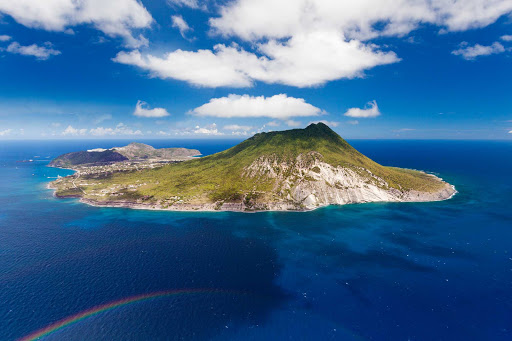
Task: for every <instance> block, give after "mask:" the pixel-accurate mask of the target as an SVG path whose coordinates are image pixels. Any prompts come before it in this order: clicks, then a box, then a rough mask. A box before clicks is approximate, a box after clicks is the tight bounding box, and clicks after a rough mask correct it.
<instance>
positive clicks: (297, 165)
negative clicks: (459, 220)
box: [244, 152, 455, 209]
mask: <svg viewBox="0 0 512 341" xmlns="http://www.w3.org/2000/svg"><path fill="white" fill-rule="evenodd" d="M244 176H248V177H271V178H273V179H275V187H274V190H275V191H276V194H278V196H279V197H281V198H283V199H284V200H282V201H278V202H274V203H268V204H267V205H268V207H269V209H273V208H275V209H281V208H282V207H287V209H290V208H295V209H314V208H316V207H321V206H326V205H345V204H351V203H365V202H379V201H387V202H404V201H416V202H418V201H438V200H444V199H448V198H450V197H451V196H453V194H454V193H455V188H454V187H453V186H451V185H449V184H447V183H445V182H443V181H442V180H441V179H439V178H437V179H438V180H439V181H440V182H442V183H443V186H441V188H440V189H439V190H437V191H433V192H420V191H399V190H397V189H395V188H391V187H390V186H389V184H388V183H387V182H386V181H385V180H383V179H382V178H379V177H378V176H376V175H374V174H372V173H371V172H370V171H369V170H367V169H364V168H359V169H357V168H355V169H354V168H346V167H340V166H338V167H334V166H332V165H330V164H328V163H325V162H323V160H322V156H321V155H320V154H319V153H316V152H311V153H308V154H306V155H299V157H298V158H297V159H296V160H295V161H294V162H282V161H279V159H278V158H276V157H274V156H265V157H260V158H258V159H257V160H255V161H254V162H253V163H252V164H251V165H250V166H249V167H247V169H246V172H245V174H244ZM430 176H432V177H435V176H434V175H430Z"/></svg>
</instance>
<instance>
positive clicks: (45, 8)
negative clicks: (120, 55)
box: [0, 0, 153, 47]
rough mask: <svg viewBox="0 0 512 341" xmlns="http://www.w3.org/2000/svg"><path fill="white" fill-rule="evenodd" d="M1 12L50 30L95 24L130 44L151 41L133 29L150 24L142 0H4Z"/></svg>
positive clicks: (138, 44)
mask: <svg viewBox="0 0 512 341" xmlns="http://www.w3.org/2000/svg"><path fill="white" fill-rule="evenodd" d="M0 13H4V14H7V15H10V16H11V17H12V18H13V19H14V20H16V21H17V22H18V23H20V24H22V25H24V26H26V27H30V28H39V29H44V30H47V31H60V32H64V31H66V30H68V29H69V28H70V27H73V26H76V25H82V24H91V25H92V26H94V27H95V28H96V29H98V30H100V31H102V32H103V33H105V34H106V35H108V36H110V37H123V38H124V40H125V43H126V45H127V46H132V47H138V46H142V45H147V40H146V38H144V37H143V36H142V35H139V36H138V37H137V36H135V35H134V34H133V30H137V29H142V28H147V27H149V26H150V25H151V23H152V22H153V18H152V16H151V14H149V12H148V11H147V10H146V8H145V7H144V6H143V5H142V3H141V2H140V1H139V0H109V1H104V0H81V1H75V0H56V1H41V0H16V1H0Z"/></svg>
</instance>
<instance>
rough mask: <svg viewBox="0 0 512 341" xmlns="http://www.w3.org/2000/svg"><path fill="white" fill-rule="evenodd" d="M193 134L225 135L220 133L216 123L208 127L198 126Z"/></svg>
mask: <svg viewBox="0 0 512 341" xmlns="http://www.w3.org/2000/svg"><path fill="white" fill-rule="evenodd" d="M193 132H194V133H195V134H199V135H224V134H223V133H221V132H219V130H218V129H217V125H216V124H215V123H213V124H210V125H208V126H206V127H200V126H196V127H195V129H194V130H193Z"/></svg>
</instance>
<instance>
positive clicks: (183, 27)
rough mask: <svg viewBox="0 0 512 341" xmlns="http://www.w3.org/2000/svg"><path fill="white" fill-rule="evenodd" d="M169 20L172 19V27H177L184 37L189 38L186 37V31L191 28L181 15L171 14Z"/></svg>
mask: <svg viewBox="0 0 512 341" xmlns="http://www.w3.org/2000/svg"><path fill="white" fill-rule="evenodd" d="M171 20H172V27H174V28H177V29H178V30H179V31H180V34H181V36H182V37H183V38H184V39H187V40H189V38H188V37H187V32H189V31H193V29H192V28H191V27H190V26H188V24H187V22H186V21H185V19H183V17H182V16H181V15H173V16H172V17H171Z"/></svg>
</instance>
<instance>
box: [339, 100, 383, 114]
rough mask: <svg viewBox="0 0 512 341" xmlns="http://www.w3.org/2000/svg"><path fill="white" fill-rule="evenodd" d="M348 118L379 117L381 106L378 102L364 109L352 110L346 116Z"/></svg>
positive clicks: (367, 104)
mask: <svg viewBox="0 0 512 341" xmlns="http://www.w3.org/2000/svg"><path fill="white" fill-rule="evenodd" d="M344 115H345V116H348V117H358V118H367V117H377V116H379V115H380V111H379V106H378V105H377V102H376V101H370V102H368V103H366V105H365V107H364V108H363V109H361V108H350V109H348V110H347V112H346V113H345V114H344Z"/></svg>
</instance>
